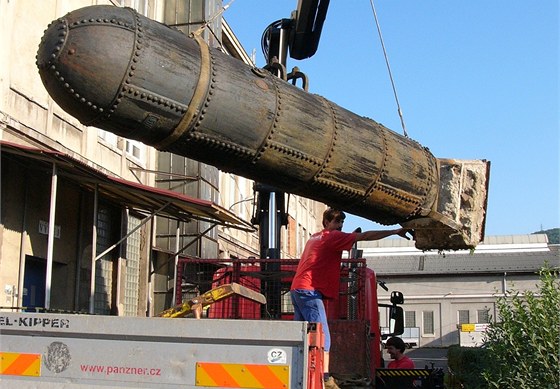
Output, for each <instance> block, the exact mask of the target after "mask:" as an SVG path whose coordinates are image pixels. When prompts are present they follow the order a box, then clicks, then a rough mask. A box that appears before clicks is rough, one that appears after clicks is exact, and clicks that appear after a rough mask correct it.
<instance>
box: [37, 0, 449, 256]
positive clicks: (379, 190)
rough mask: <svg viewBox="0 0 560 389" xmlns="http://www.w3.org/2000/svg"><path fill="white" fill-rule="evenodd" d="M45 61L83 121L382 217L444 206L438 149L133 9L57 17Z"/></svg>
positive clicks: (54, 86) (390, 219) (55, 90)
mask: <svg viewBox="0 0 560 389" xmlns="http://www.w3.org/2000/svg"><path fill="white" fill-rule="evenodd" d="M37 65H38V67H39V72H40V75H41V78H42V79H43V82H44V84H45V87H46V88H47V90H48V91H49V93H50V94H51V96H52V97H53V98H54V99H55V100H56V101H57V102H58V103H59V104H60V106H61V107H62V108H63V109H64V110H66V111H67V112H69V113H70V114H72V115H73V116H75V117H76V118H78V119H79V120H80V121H81V122H82V123H84V124H87V125H91V126H96V127H100V128H103V129H106V130H109V131H112V132H114V133H115V134H117V135H120V136H123V137H127V138H131V139H137V140H139V141H142V142H144V143H146V144H149V145H152V146H155V147H157V148H158V149H160V150H165V151H170V152H173V153H176V154H180V155H184V156H187V157H190V158H193V159H197V160H199V161H202V162H205V163H209V164H212V165H214V166H217V167H219V168H220V169H222V170H224V171H228V172H233V173H236V174H239V175H242V176H245V177H248V178H251V179H254V180H256V181H259V182H262V183H266V184H269V185H272V186H274V187H276V188H278V189H280V190H283V191H286V192H289V193H294V194H299V195H302V196H305V197H309V198H312V199H315V200H318V201H321V202H324V203H327V204H329V205H331V206H335V207H338V208H341V209H344V210H345V211H348V212H350V213H353V214H356V215H359V216H363V217H366V218H368V219H371V220H375V221H377V222H380V223H383V224H396V223H403V222H406V221H410V220H413V219H417V218H426V217H429V215H433V213H434V211H437V209H435V208H436V205H437V204H436V203H437V198H438V190H439V184H440V183H439V181H440V175H439V174H440V172H439V166H438V161H437V159H436V158H435V157H434V156H433V155H432V154H431V153H430V152H429V151H428V149H427V148H425V147H423V146H422V145H420V144H419V143H417V142H415V141H413V140H411V139H409V138H406V137H403V136H401V135H399V134H397V133H395V132H393V131H391V130H389V129H387V128H385V127H383V126H382V125H381V124H379V123H376V122H375V121H373V120H370V119H367V118H364V117H361V116H358V115H356V114H354V113H352V112H350V111H348V110H346V109H344V108H342V107H340V106H338V105H336V104H335V103H333V102H331V101H328V100H326V99H324V98H322V97H320V96H317V95H313V94H310V93H306V92H305V91H302V90H301V89H299V88H296V87H294V86H293V85H290V84H289V83H287V82H285V81H283V80H281V79H278V78H276V77H274V76H272V75H271V74H269V73H268V72H266V71H263V70H262V69H255V68H251V67H250V66H247V65H245V64H244V63H242V62H241V61H238V60H236V59H234V58H232V57H230V56H228V55H226V54H224V53H222V52H220V51H218V50H214V49H211V48H208V46H207V45H206V44H205V43H204V42H203V41H202V40H199V39H193V38H189V37H187V36H185V35H184V34H182V33H181V32H179V31H177V30H174V29H171V28H169V27H167V26H165V25H163V24H160V23H157V22H155V21H152V20H150V19H147V18H145V17H143V16H141V15H139V14H137V13H136V12H135V11H134V10H132V9H128V8H118V7H112V6H93V7H86V8H82V9H79V10H76V11H73V12H71V13H69V14H67V15H66V16H64V17H63V18H60V19H58V20H56V21H54V22H53V23H52V24H51V25H50V26H49V28H48V29H47V31H46V32H45V35H44V37H43V39H42V42H41V45H40V47H39V52H38V56H37ZM435 245H436V246H440V247H437V248H443V246H445V243H443V242H441V243H435Z"/></svg>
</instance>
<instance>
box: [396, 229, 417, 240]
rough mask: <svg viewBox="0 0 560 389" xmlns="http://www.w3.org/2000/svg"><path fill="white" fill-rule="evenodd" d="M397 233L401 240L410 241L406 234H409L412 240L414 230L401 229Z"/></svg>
mask: <svg viewBox="0 0 560 389" xmlns="http://www.w3.org/2000/svg"><path fill="white" fill-rule="evenodd" d="M397 231H398V232H397V235H398V236H400V237H401V238H405V239H406V240H410V238H409V237H408V236H407V235H406V234H410V236H411V237H412V239H413V240H414V230H408V229H406V228H401V229H399V230H397Z"/></svg>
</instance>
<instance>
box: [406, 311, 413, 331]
mask: <svg viewBox="0 0 560 389" xmlns="http://www.w3.org/2000/svg"><path fill="white" fill-rule="evenodd" d="M404 326H405V327H407V328H411V327H416V311H405V312H404Z"/></svg>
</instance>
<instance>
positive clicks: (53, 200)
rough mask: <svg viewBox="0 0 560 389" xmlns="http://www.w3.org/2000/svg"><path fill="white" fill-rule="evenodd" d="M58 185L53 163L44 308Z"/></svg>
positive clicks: (48, 303)
mask: <svg viewBox="0 0 560 389" xmlns="http://www.w3.org/2000/svg"><path fill="white" fill-rule="evenodd" d="M57 185H58V168H57V166H56V163H53V169H52V179H51V205H50V214H49V236H48V245H47V276H46V282H45V309H49V308H50V306H51V279H52V267H53V251H54V227H55V225H54V223H55V215H56V190H57Z"/></svg>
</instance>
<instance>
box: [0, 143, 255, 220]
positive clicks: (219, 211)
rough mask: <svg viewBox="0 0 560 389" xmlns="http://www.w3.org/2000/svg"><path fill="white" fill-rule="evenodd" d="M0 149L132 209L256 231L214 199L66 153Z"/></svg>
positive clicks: (14, 147)
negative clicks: (127, 177)
mask: <svg viewBox="0 0 560 389" xmlns="http://www.w3.org/2000/svg"><path fill="white" fill-rule="evenodd" d="M0 152H1V153H9V154H10V155H11V156H13V157H14V158H20V159H21V158H23V159H32V160H34V162H36V163H39V164H43V165H44V166H41V165H37V164H34V167H36V168H41V167H42V168H44V169H52V164H56V166H57V174H58V175H60V176H62V177H65V178H66V179H69V180H71V181H73V182H75V183H77V184H79V185H80V186H82V187H85V188H87V189H88V190H91V191H94V190H96V189H97V190H98V191H99V192H98V193H99V194H101V195H103V196H104V197H105V198H107V199H109V200H110V201H112V202H114V203H117V204H120V205H121V206H125V207H128V208H130V209H135V210H138V211H141V212H148V213H150V214H156V215H158V216H163V217H167V218H172V219H177V220H181V221H184V222H189V221H191V220H193V219H194V220H200V221H206V222H209V223H214V224H217V225H222V226H225V227H231V228H236V229H241V230H246V231H254V228H253V226H251V225H250V224H249V223H248V222H246V221H244V220H242V219H240V218H238V217H237V216H236V215H235V214H234V213H233V212H231V211H229V210H227V209H225V208H223V207H221V206H219V205H217V204H215V203H213V202H212V201H208V200H201V199H197V198H193V197H189V196H186V195H183V194H180V193H177V192H173V191H171V190H167V189H159V188H155V187H152V186H148V185H143V184H140V183H136V182H133V181H128V180H124V179H122V178H118V177H113V176H110V175H109V174H107V173H104V172H102V171H100V170H98V169H96V168H95V167H93V166H90V165H88V163H87V162H85V161H80V160H78V159H76V158H74V157H72V156H70V155H68V154H65V153H63V152H59V151H55V150H44V149H40V148H37V147H32V146H25V145H20V144H16V143H11V142H6V141H0Z"/></svg>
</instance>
